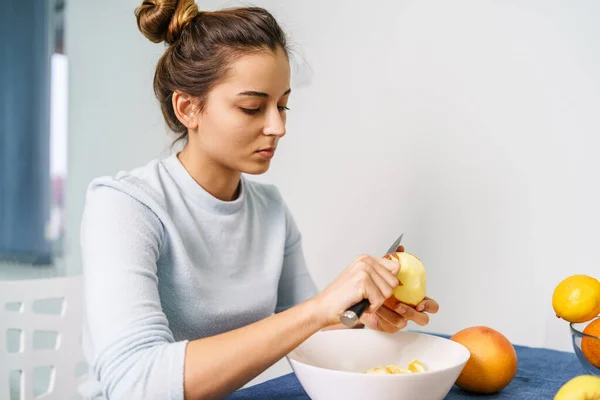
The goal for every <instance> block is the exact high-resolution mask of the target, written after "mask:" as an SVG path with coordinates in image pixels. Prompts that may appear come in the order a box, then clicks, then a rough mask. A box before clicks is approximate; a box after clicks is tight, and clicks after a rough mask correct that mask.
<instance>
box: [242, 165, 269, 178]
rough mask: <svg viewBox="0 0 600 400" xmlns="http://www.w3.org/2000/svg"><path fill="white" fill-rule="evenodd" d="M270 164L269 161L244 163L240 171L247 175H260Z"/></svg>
mask: <svg viewBox="0 0 600 400" xmlns="http://www.w3.org/2000/svg"><path fill="white" fill-rule="evenodd" d="M270 166H271V163H270V162H262V163H252V164H248V165H244V168H241V171H242V172H243V173H245V174H249V175H262V174H264V173H265V172H267V171H268V170H269V167H270Z"/></svg>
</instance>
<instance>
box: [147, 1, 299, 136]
mask: <svg viewBox="0 0 600 400" xmlns="http://www.w3.org/2000/svg"><path fill="white" fill-rule="evenodd" d="M135 16H136V18H137V25H138V28H139V30H140V31H141V32H142V33H143V34H144V36H146V37H147V38H148V39H150V40H151V41H152V42H154V43H160V42H163V41H164V42H166V43H167V44H168V45H169V47H168V48H167V50H166V51H165V53H164V54H163V56H162V57H161V58H160V60H159V61H158V65H157V66H156V72H155V74H154V92H155V94H156V97H157V98H158V101H159V102H160V105H161V109H162V113H163V115H164V117H165V121H166V122H167V124H168V126H169V128H170V129H171V130H173V131H174V132H175V133H177V134H178V137H177V140H176V142H177V141H179V140H182V139H186V138H187V128H186V127H185V126H184V125H183V124H182V123H181V122H180V121H179V120H178V119H177V116H176V115H175V112H174V110H173V104H172V96H173V92H174V91H176V90H178V91H181V92H183V93H186V94H188V95H190V96H193V97H194V98H196V99H198V100H199V106H200V107H201V108H202V107H203V106H204V102H205V100H206V97H207V95H208V93H209V91H210V90H211V89H212V87H213V86H214V85H215V84H217V83H218V82H219V81H221V80H222V79H223V78H224V77H225V76H226V74H227V72H228V66H229V64H230V62H231V61H233V60H234V59H235V58H237V57H240V56H243V55H245V54H249V53H253V52H257V51H263V50H266V49H270V50H271V51H276V50H277V47H281V49H282V50H283V51H284V52H285V54H286V55H289V49H288V46H287V39H286V36H285V33H284V32H283V30H282V29H281V27H280V26H279V24H278V23H277V21H276V20H275V18H274V17H273V16H272V15H271V14H270V13H269V12H268V11H266V10H265V9H263V8H259V7H244V8H232V9H224V10H220V11H213V12H208V11H199V9H198V6H197V5H196V3H195V2H194V0H144V2H143V3H142V4H141V5H140V6H138V7H137V8H136V9H135Z"/></svg>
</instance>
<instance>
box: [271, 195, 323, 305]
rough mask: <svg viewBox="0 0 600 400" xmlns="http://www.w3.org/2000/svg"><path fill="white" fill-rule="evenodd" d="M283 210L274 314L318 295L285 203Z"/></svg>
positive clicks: (299, 237) (298, 234)
mask: <svg viewBox="0 0 600 400" xmlns="http://www.w3.org/2000/svg"><path fill="white" fill-rule="evenodd" d="M284 208H285V223H286V240H285V250H284V258H283V266H282V271H281V277H280V278H279V286H278V289H277V307H276V309H275V312H276V313H278V312H281V311H284V310H286V309H288V308H290V307H293V306H295V305H297V304H299V303H301V302H303V301H305V300H308V299H309V298H311V297H313V296H315V295H316V294H317V293H318V290H317V287H316V285H315V283H314V281H313V279H312V278H311V276H310V273H309V271H308V268H307V266H306V260H305V257H304V249H303V247H302V234H301V233H300V230H299V229H298V226H297V225H296V221H295V220H294V217H293V215H292V213H291V212H290V210H289V208H288V207H287V205H286V204H285V203H284Z"/></svg>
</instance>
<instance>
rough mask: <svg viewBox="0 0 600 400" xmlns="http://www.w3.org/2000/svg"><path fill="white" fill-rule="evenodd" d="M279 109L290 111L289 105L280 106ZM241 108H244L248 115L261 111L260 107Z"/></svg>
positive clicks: (241, 108)
mask: <svg viewBox="0 0 600 400" xmlns="http://www.w3.org/2000/svg"><path fill="white" fill-rule="evenodd" d="M277 109H278V110H279V111H280V112H282V111H289V108H288V107H287V106H278V107H277ZM240 110H242V112H244V113H245V114H248V115H256V114H258V113H259V112H260V110H261V109H260V108H243V107H240Z"/></svg>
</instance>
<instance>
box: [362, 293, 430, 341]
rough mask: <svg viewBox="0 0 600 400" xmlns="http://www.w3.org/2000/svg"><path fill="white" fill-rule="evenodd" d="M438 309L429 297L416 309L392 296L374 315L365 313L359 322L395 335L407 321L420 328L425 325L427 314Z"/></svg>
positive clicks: (427, 319) (427, 321) (427, 318)
mask: <svg viewBox="0 0 600 400" xmlns="http://www.w3.org/2000/svg"><path fill="white" fill-rule="evenodd" d="M439 308H440V307H439V305H438V303H437V302H436V301H435V300H433V299H431V298H429V297H425V298H424V299H423V301H421V302H420V303H419V304H417V306H416V307H413V306H410V305H407V304H404V303H401V302H399V301H398V300H397V299H396V298H395V297H394V296H392V297H390V298H388V299H387V300H386V301H385V303H383V306H381V307H380V308H379V309H378V310H377V311H375V313H367V312H365V313H364V314H363V315H362V317H361V322H362V323H363V324H365V326H367V327H368V328H371V329H375V330H378V331H381V332H386V333H396V332H398V331H399V330H401V329H404V328H405V327H406V325H407V324H408V321H413V322H415V323H416V324H417V325H420V326H425V325H427V324H428V323H429V315H428V314H427V313H429V314H435V313H437V312H438V310H439Z"/></svg>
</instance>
